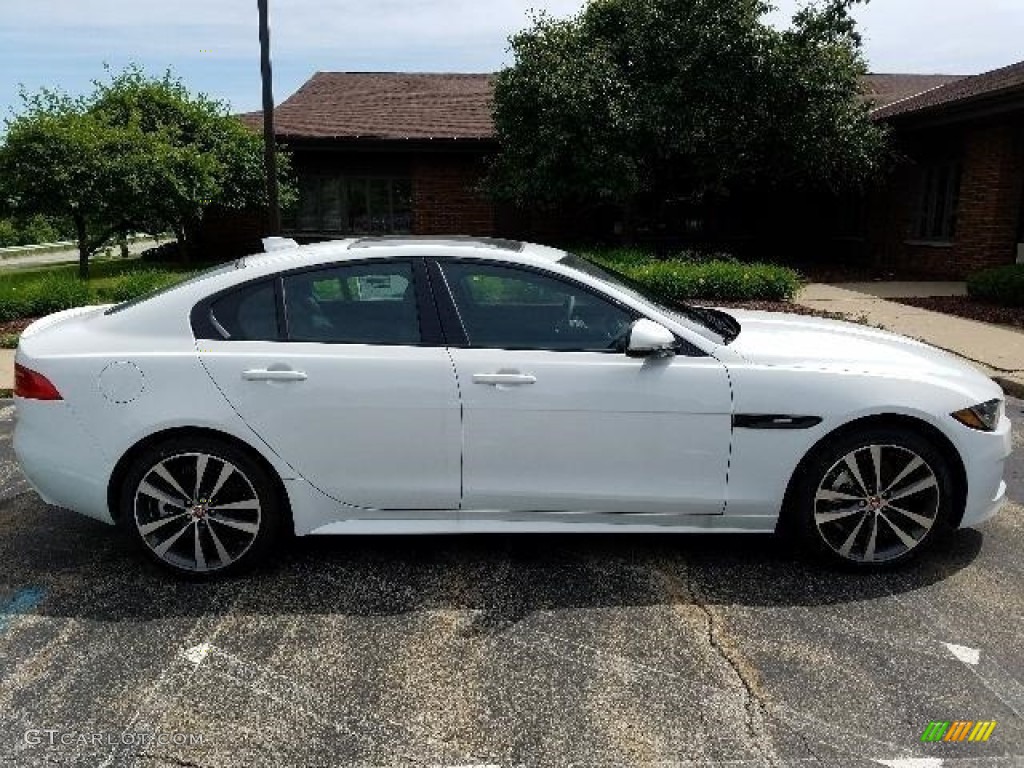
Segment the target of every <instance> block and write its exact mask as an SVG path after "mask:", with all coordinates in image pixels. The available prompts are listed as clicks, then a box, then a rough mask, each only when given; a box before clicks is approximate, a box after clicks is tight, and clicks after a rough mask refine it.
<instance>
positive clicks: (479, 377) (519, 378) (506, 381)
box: [473, 373, 537, 387]
mask: <svg viewBox="0 0 1024 768" xmlns="http://www.w3.org/2000/svg"><path fill="white" fill-rule="evenodd" d="M536 382H537V377H536V376H534V375H532V374H529V373H474V374H473V383H474V384H490V385H491V386H495V387H498V386H508V385H513V386H519V385H522V384H535V383H536Z"/></svg>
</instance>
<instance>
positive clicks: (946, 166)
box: [914, 162, 960, 242]
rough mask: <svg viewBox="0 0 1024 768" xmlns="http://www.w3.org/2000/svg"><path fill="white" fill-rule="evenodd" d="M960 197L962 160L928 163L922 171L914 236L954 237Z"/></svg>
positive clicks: (930, 237) (928, 237)
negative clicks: (957, 161) (958, 161)
mask: <svg viewBox="0 0 1024 768" xmlns="http://www.w3.org/2000/svg"><path fill="white" fill-rule="evenodd" d="M959 198H960V163H956V162H947V163H939V164H935V165H930V166H927V167H925V168H924V169H923V171H922V174H921V196H920V198H919V200H918V208H917V220H916V221H915V223H914V237H915V238H917V239H918V240H938V241H945V242H948V241H951V240H952V239H953V235H954V234H955V233H956V209H957V204H958V202H959Z"/></svg>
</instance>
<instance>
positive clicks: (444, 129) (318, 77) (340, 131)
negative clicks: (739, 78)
mask: <svg viewBox="0 0 1024 768" xmlns="http://www.w3.org/2000/svg"><path fill="white" fill-rule="evenodd" d="M862 84H863V91H864V98H865V99H866V100H868V101H870V102H872V104H873V108H874V111H873V112H872V116H873V117H875V118H879V119H884V118H887V117H891V116H894V115H902V114H906V113H909V112H914V111H918V110H925V109H932V108H937V107H939V106H943V105H946V104H951V103H955V102H958V101H963V100H970V99H973V98H976V97H979V96H982V95H986V94H989V93H995V92H998V91H1001V90H1004V89H1006V88H1013V87H1020V86H1022V85H1024V62H1022V63H1020V64H1014V65H1012V66H1009V67H1004V68H1003V69H997V70H994V71H992V72H986V73H985V74H982V75H975V76H973V77H963V76H959V75H907V74H870V75H865V76H864V77H863V78H862ZM493 96H494V78H493V75H490V74H431V73H406V72H317V73H316V74H315V75H313V77H311V78H310V79H309V80H308V81H307V82H306V83H305V84H304V85H303V86H302V87H301V88H299V90H298V91H296V92H295V93H294V94H293V95H292V96H291V97H290V98H288V99H287V100H286V101H284V102H283V103H282V104H281V105H280V106H279V107H277V109H276V110H275V112H274V119H275V127H276V132H277V135H278V136H280V137H281V138H283V139H285V140H287V139H330V138H339V139H355V138H359V139H390V140H397V139H448V140H451V139H493V138H494V123H493V120H492V118H491V103H492V99H493ZM239 118H240V119H241V120H242V121H243V122H245V123H246V124H247V125H250V126H251V127H253V128H254V129H260V128H261V127H262V124H263V122H262V113H260V112H250V113H247V114H244V115H239Z"/></svg>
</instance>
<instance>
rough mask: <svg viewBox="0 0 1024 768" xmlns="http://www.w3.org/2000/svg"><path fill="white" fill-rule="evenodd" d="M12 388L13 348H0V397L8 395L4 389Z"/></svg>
mask: <svg viewBox="0 0 1024 768" xmlns="http://www.w3.org/2000/svg"><path fill="white" fill-rule="evenodd" d="M10 389H14V350H13V349H0V397H9V396H10V395H9V393H7V392H5V391H4V390H10Z"/></svg>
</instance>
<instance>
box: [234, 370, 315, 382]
mask: <svg viewBox="0 0 1024 768" xmlns="http://www.w3.org/2000/svg"><path fill="white" fill-rule="evenodd" d="M242 378H243V379H245V380H246V381H305V380H306V378H307V377H306V372H305V371H293V370H292V369H291V368H250V369H249V370H248V371H242Z"/></svg>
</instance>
